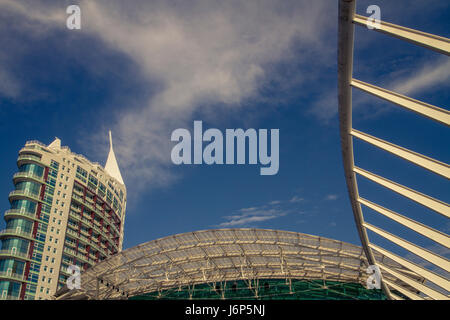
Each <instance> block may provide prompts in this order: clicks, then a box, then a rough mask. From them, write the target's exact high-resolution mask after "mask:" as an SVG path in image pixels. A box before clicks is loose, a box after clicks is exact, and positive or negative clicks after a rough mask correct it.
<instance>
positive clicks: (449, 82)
mask: <svg viewBox="0 0 450 320" xmlns="http://www.w3.org/2000/svg"><path fill="white" fill-rule="evenodd" d="M441 84H442V85H445V86H447V87H448V86H450V60H449V59H448V58H447V57H446V58H444V59H442V60H438V61H436V62H433V63H427V64H425V65H423V66H422V67H421V68H420V69H419V71H418V72H417V73H416V74H415V75H414V76H412V77H411V75H408V77H405V78H401V79H398V80H395V82H394V83H392V84H391V85H390V87H392V88H393V89H392V90H393V91H395V92H398V93H401V94H405V95H408V94H412V93H419V92H422V91H424V90H426V89H429V88H430V87H433V86H436V85H441Z"/></svg>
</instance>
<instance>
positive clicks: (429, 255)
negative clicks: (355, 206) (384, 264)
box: [364, 222, 450, 270]
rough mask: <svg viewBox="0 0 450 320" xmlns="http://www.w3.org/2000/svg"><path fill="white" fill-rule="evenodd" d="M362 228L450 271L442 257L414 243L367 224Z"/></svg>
mask: <svg viewBox="0 0 450 320" xmlns="http://www.w3.org/2000/svg"><path fill="white" fill-rule="evenodd" d="M364 227H366V228H367V229H369V230H371V231H373V232H375V233H376V234H378V235H380V236H382V237H383V238H385V239H387V240H389V241H391V242H393V243H395V244H396V245H398V246H400V247H402V248H404V249H406V250H408V251H410V252H412V253H414V254H415V255H417V256H419V257H421V258H423V259H425V260H427V261H429V262H431V263H433V264H434V265H436V266H438V267H439V268H442V269H444V270H450V262H449V261H448V260H447V259H445V258H444V257H441V256H440V255H437V254H435V253H434V252H431V251H430V250H427V249H424V248H422V247H419V246H417V245H415V244H414V243H411V242H409V241H406V240H404V239H402V238H400V237H397V236H396V235H393V234H392V233H389V232H387V231H384V230H383V229H380V228H378V227H375V226H373V225H371V224H369V223H367V222H365V223H364ZM369 246H370V244H369Z"/></svg>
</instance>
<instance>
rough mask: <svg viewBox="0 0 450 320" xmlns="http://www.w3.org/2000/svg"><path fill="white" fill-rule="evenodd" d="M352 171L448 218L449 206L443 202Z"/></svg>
mask: <svg viewBox="0 0 450 320" xmlns="http://www.w3.org/2000/svg"><path fill="white" fill-rule="evenodd" d="M353 171H355V172H356V173H358V174H360V175H362V176H363V177H365V178H367V179H369V180H372V181H373V182H376V183H378V184H380V185H382V186H383V187H385V188H388V189H390V190H392V191H395V192H397V193H398V194H401V195H402V196H404V197H406V198H409V199H411V200H413V201H415V202H417V203H419V204H421V205H423V206H425V207H427V208H430V209H431V210H434V211H436V212H438V213H440V214H442V215H443V216H444V217H447V218H450V206H449V205H448V204H447V203H445V202H443V201H440V200H437V199H434V198H432V197H430V196H427V195H426V194H423V193H420V192H418V191H415V190H413V189H410V188H407V187H405V186H402V185H401V184H398V183H396V182H393V181H391V180H388V179H386V178H383V177H380V176H378V175H376V174H373V173H371V172H369V171H366V170H363V169H361V168H358V167H354V168H353Z"/></svg>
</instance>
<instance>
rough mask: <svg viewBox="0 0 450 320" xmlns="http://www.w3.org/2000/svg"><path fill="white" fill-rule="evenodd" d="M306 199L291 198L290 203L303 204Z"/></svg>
mask: <svg viewBox="0 0 450 320" xmlns="http://www.w3.org/2000/svg"><path fill="white" fill-rule="evenodd" d="M303 200H304V199H303V198H301V197H299V196H293V197H292V198H291V200H289V202H291V203H296V202H301V201H303Z"/></svg>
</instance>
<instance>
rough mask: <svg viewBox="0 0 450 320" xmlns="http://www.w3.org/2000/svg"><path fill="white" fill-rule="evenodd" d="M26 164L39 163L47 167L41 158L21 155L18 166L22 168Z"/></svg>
mask: <svg viewBox="0 0 450 320" xmlns="http://www.w3.org/2000/svg"><path fill="white" fill-rule="evenodd" d="M25 163H38V164H41V165H44V166H46V165H45V164H44V163H43V162H42V161H41V157H39V156H36V155H32V154H24V155H19V157H18V158H17V166H18V167H20V166H21V165H23V164H25Z"/></svg>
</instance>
